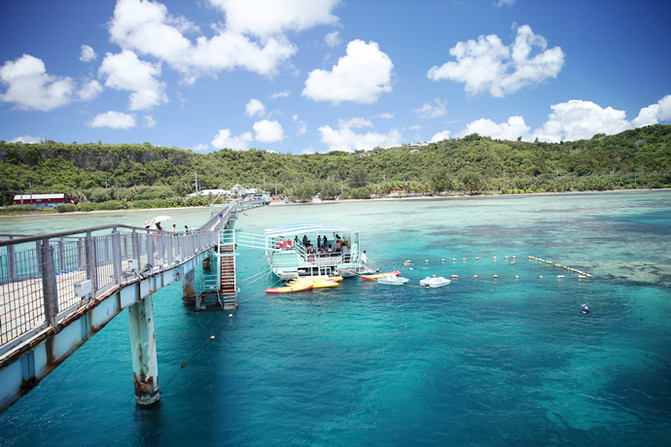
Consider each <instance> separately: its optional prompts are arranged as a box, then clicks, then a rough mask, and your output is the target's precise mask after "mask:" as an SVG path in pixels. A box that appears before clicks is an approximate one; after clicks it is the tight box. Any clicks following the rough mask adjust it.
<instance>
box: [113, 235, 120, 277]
mask: <svg viewBox="0 0 671 447" xmlns="http://www.w3.org/2000/svg"><path fill="white" fill-rule="evenodd" d="M112 263H113V265H114V283H115V284H121V234H120V233H119V231H118V230H117V229H116V228H114V230H112Z"/></svg>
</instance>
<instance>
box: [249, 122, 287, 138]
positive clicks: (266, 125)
mask: <svg viewBox="0 0 671 447" xmlns="http://www.w3.org/2000/svg"><path fill="white" fill-rule="evenodd" d="M252 128H253V129H254V132H256V136H255V139H256V141H260V142H262V143H274V142H276V141H280V140H282V139H284V129H283V128H282V125H281V124H280V123H279V122H277V121H269V120H261V121H257V122H255V123H254V125H253V126H252Z"/></svg>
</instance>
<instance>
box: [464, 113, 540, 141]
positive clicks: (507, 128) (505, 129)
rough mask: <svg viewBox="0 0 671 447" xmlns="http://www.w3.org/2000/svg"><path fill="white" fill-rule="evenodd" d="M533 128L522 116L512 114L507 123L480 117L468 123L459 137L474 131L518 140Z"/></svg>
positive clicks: (493, 136) (489, 135)
mask: <svg viewBox="0 0 671 447" xmlns="http://www.w3.org/2000/svg"><path fill="white" fill-rule="evenodd" d="M530 130H531V128H530V127H529V126H527V125H526V123H525V122H524V118H523V117H521V116H511V117H510V118H508V121H507V122H505V123H499V124H497V123H495V122H494V121H492V120H490V119H479V120H475V121H473V122H470V123H468V125H467V126H466V128H465V129H463V130H462V131H461V132H459V134H458V135H457V136H458V137H464V136H466V135H470V134H472V133H477V134H479V135H482V136H487V137H491V138H496V139H500V140H511V141H514V140H517V138H519V137H523V138H524V137H525V136H527V135H528V134H529V131H530Z"/></svg>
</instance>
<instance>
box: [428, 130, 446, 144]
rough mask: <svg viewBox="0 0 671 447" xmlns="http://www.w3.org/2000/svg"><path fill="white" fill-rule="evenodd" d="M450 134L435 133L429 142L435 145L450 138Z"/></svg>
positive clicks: (444, 132)
mask: <svg viewBox="0 0 671 447" xmlns="http://www.w3.org/2000/svg"><path fill="white" fill-rule="evenodd" d="M450 133H451V132H450V131H449V130H443V131H440V132H438V133H436V134H435V135H434V136H432V137H431V139H430V140H429V142H431V143H436V142H438V141H443V140H447V139H448V138H450Z"/></svg>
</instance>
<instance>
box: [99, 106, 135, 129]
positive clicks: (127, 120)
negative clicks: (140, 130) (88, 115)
mask: <svg viewBox="0 0 671 447" xmlns="http://www.w3.org/2000/svg"><path fill="white" fill-rule="evenodd" d="M87 125H88V126H89V127H109V128H111V129H130V128H131V127H135V115H132V114H128V113H121V112H115V111H113V110H109V111H107V112H105V113H100V114H98V115H96V116H94V117H93V119H92V120H91V121H89V122H88V123H87Z"/></svg>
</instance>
